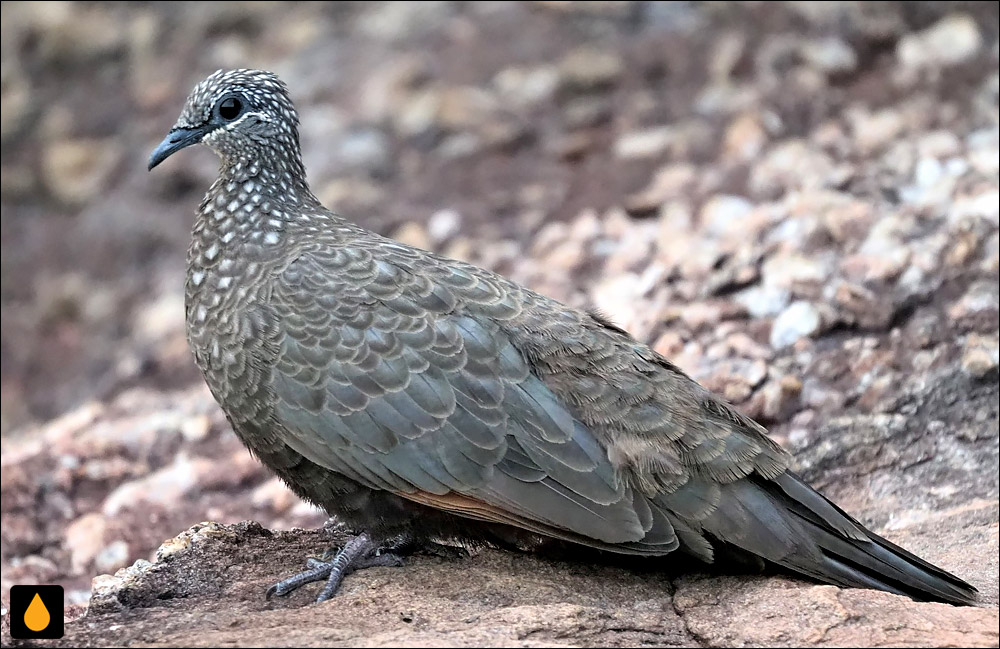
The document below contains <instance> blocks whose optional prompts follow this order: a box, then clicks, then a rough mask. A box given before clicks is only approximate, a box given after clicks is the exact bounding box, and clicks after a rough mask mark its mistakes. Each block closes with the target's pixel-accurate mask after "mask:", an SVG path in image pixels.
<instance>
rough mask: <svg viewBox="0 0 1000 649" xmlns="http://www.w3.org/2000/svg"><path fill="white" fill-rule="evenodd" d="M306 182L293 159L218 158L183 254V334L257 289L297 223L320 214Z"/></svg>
mask: <svg viewBox="0 0 1000 649" xmlns="http://www.w3.org/2000/svg"><path fill="white" fill-rule="evenodd" d="M268 153H270V154H271V155H267V154H268ZM304 178H305V176H304V172H303V170H302V163H301V161H300V160H299V158H298V156H297V155H296V156H288V155H282V154H281V152H277V151H275V152H259V151H258V152H255V155H253V156H252V157H249V156H247V157H243V158H235V159H233V158H229V159H227V158H226V157H224V158H223V165H222V168H221V170H220V175H219V177H218V178H217V179H216V181H215V182H214V183H213V184H212V186H211V188H210V189H209V190H208V193H207V194H206V195H205V199H204V200H203V201H202V203H201V207H200V208H199V211H198V217H197V219H196V220H195V224H194V229H193V232H192V240H191V247H190V248H189V250H188V274H187V282H186V286H185V294H186V302H187V311H188V325H189V328H192V327H193V328H195V329H197V328H199V327H203V326H205V325H206V323H210V322H211V321H212V319H213V315H214V314H216V313H218V312H221V311H224V309H222V307H223V306H225V305H230V304H231V302H232V301H234V300H235V301H242V300H246V299H247V298H248V291H249V290H250V289H248V288H247V287H255V286H261V285H263V284H264V283H265V282H264V281H262V280H263V276H264V275H267V274H268V273H272V272H274V271H275V270H276V268H275V265H276V264H277V263H279V262H280V260H281V259H283V258H285V257H286V250H287V248H288V246H289V245H292V243H293V242H292V241H291V239H292V235H293V233H294V231H295V230H296V227H295V225H296V220H297V219H301V218H302V215H304V214H308V213H310V212H315V211H317V209H321V208H320V207H319V202H318V201H317V199H316V198H315V197H314V196H313V194H312V192H310V191H309V187H308V185H307V184H306V182H305V180H304Z"/></svg>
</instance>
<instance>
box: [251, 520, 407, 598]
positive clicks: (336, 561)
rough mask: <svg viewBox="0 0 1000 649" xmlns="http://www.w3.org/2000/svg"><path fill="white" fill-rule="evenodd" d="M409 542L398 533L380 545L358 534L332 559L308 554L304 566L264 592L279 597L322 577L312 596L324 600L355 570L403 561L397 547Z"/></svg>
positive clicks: (397, 563)
mask: <svg viewBox="0 0 1000 649" xmlns="http://www.w3.org/2000/svg"><path fill="white" fill-rule="evenodd" d="M410 545H411V543H410V542H409V539H406V538H405V537H398V538H396V539H393V540H392V541H391V542H389V543H388V544H386V545H384V546H380V545H379V544H377V543H375V542H374V541H372V540H371V537H369V536H368V535H367V534H365V533H362V534H359V535H357V536H355V537H354V538H352V539H351V540H349V541H348V542H347V543H346V544H344V547H342V548H341V549H340V551H339V552H337V554H336V555H335V556H334V557H333V559H330V560H328V561H326V560H322V559H315V558H312V557H310V558H309V559H307V560H306V565H307V569H306V570H304V571H303V572H300V573H299V574H297V575H294V576H292V577H289V578H288V579H284V580H282V581H279V582H278V583H277V584H275V585H273V586H271V587H270V588H268V589H267V593H266V595H265V596H266V597H267V598H268V599H270V598H271V597H272V596H274V595H277V596H279V597H281V596H284V595H287V594H288V593H290V592H292V591H293V590H295V589H297V588H299V587H300V586H304V585H305V584H309V583H312V582H314V581H319V580H321V579H326V586H324V587H323V590H322V591H321V592H320V594H319V596H318V597H317V598H316V601H317V602H325V601H326V600H328V599H330V598H331V597H333V595H334V593H336V592H337V589H338V588H340V582H342V581H343V580H344V577H346V576H347V575H348V574H350V573H352V572H354V571H355V570H361V569H363V568H374V567H377V566H401V565H403V559H402V557H401V556H400V555H399V554H398V553H397V551H400V550H403V549H405V548H406V547H408V546H410ZM325 558H326V557H324V559H325Z"/></svg>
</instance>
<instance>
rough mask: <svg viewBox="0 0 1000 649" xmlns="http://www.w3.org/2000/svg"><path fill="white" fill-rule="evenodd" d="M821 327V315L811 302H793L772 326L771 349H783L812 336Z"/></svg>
mask: <svg viewBox="0 0 1000 649" xmlns="http://www.w3.org/2000/svg"><path fill="white" fill-rule="evenodd" d="M819 327H820V315H819V311H817V310H816V307H814V306H813V305H812V304H810V303H809V302H805V301H803V300H799V301H798V302H793V303H792V304H791V305H790V306H789V307H788V308H787V309H785V310H784V311H782V312H781V315H779V316H778V317H777V318H775V320H774V324H773V325H771V347H774V348H775V349H781V348H783V347H788V346H789V345H792V344H794V343H795V342H796V341H798V340H799V339H801V338H805V337H806V336H810V335H812V334H814V333H816V332H817V331H819Z"/></svg>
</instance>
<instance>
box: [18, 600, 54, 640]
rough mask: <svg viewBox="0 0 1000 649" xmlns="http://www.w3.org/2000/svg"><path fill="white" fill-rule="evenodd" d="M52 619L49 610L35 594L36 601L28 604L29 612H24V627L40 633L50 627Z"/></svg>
mask: <svg viewBox="0 0 1000 649" xmlns="http://www.w3.org/2000/svg"><path fill="white" fill-rule="evenodd" d="M51 619H52V616H50V615H49V609H47V608H45V604H44V603H43V602H42V598H41V597H39V596H38V593H35V597H34V599H32V600H31V603H30V604H28V610H26V611H25V612H24V626H26V627H28V628H29V629H31V630H32V631H34V632H35V633H38V632H39V631H41V630H42V629H44V628H45V627H47V626H48V625H49V621H50V620H51Z"/></svg>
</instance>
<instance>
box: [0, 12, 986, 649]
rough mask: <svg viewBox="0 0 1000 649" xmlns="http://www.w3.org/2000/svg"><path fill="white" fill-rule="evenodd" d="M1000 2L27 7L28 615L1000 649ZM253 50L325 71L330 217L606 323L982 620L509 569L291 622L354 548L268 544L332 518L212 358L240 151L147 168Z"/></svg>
mask: <svg viewBox="0 0 1000 649" xmlns="http://www.w3.org/2000/svg"><path fill="white" fill-rule="evenodd" d="M997 11H998V10H997V8H996V5H995V4H992V3H982V4H979V3H956V4H916V3H914V4H907V3H903V4H894V3H873V4H860V3H858V4H855V3H842V4H837V3H834V4H819V3H787V4H726V5H718V4H711V3H710V4H706V5H701V4H695V3H673V4H659V3H630V2H626V3H573V2H570V3H561V2H560V3H549V2H525V3H500V4H486V3H468V4H462V3H413V4H389V5H382V4H375V5H356V4H349V3H336V4H332V5H328V6H325V7H321V6H317V5H308V4H304V5H292V6H290V7H288V6H282V7H276V6H272V5H270V4H267V3H265V4H261V5H252V6H239V5H236V6H234V5H232V4H229V3H218V4H214V5H213V4H210V3H196V4H192V5H185V6H184V8H183V9H182V10H175V9H168V8H165V7H162V6H161V5H156V4H151V5H147V4H143V5H128V4H125V5H121V4H119V5H112V4H100V3H94V4H90V3H88V4H60V3H38V4H16V3H4V4H3V6H2V12H3V16H2V21H0V22H2V27H0V30H2V34H0V36H2V39H0V47H2V53H3V61H2V107H3V110H2V120H0V127H2V129H0V139H2V144H3V147H2V153H0V164H2V181H0V189H2V210H3V218H2V219H0V233H2V253H3V254H2V262H0V264H2V281H0V299H2V307H3V309H2V321H3V322H2V328H0V342H2V367H0V370H2V372H0V396H2V401H3V407H2V416H0V427H2V428H0V433H2V437H0V439H2V444H3V449H2V469H3V470H2V473H0V504H2V526H0V532H2V541H3V543H2V549H0V568H2V587H3V598H4V610H5V614H6V597H7V592H8V589H9V586H10V585H11V584H15V583H33V582H41V583H61V584H63V585H65V586H66V587H67V593H68V600H69V602H70V603H73V604H75V605H76V607H75V608H73V609H72V612H73V615H75V616H77V619H76V620H75V621H73V622H71V623H69V624H68V625H67V637H66V639H65V640H64V643H66V644H67V645H69V644H76V643H79V644H81V645H84V646H86V645H102V644H109V643H113V644H134V643H142V644H161V645H163V644H199V645H206V646H207V645H216V644H221V643H229V644H248V643H255V644H256V643H260V642H264V643H266V644H270V645H289V644H303V645H306V646H311V645H321V644H330V643H347V644H369V645H391V644H400V643H404V644H409V645H427V646H439V644H443V645H470V644H507V643H510V644H519V645H524V646H529V645H543V644H546V645H553V644H555V645H588V646H589V645H594V646H597V645H635V644H638V643H643V644H651V645H683V644H700V645H705V646H717V645H788V646H798V645H801V644H816V645H823V644H827V645H842V646H843V645H856V644H857V645H890V644H897V645H899V644H902V645H951V646H970V645H986V646H989V645H993V646H995V645H996V644H997V642H998V632H997V625H998V617H997V581H998V567H997V554H998V548H997V544H998V540H997V539H998V523H997V521H998V492H1000V486H998V483H1000V478H998V405H997V403H998V392H1000V390H998V369H997V368H998V322H1000V315H998V302H1000V297H998V292H1000V288H998V272H1000V271H998V267H1000V260H998V257H1000V252H998V248H1000V243H998V242H1000V239H998V225H1000V116H998V93H1000V72H998V70H1000V65H998V45H997V41H998V37H997V31H998V27H997ZM234 66H254V67H265V68H268V69H272V70H275V71H276V72H278V73H279V74H280V75H281V76H282V77H283V78H284V79H285V80H286V81H287V82H288V83H289V85H290V87H291V88H292V94H293V97H294V98H295V100H296V101H297V104H298V106H299V110H300V114H301V115H302V120H303V124H302V134H303V145H304V153H305V158H306V164H307V168H308V169H309V172H310V177H311V179H312V182H313V186H314V187H315V188H316V191H317V193H318V194H319V196H320V197H321V198H322V199H323V200H324V201H326V203H327V204H328V205H330V206H331V207H335V208H336V209H338V210H339V211H341V212H342V213H344V214H347V215H350V216H352V217H353V218H355V219H356V220H357V221H359V222H361V223H363V224H364V225H367V226H369V227H371V228H373V229H376V230H377V231H379V232H382V233H384V234H390V235H392V236H395V237H397V238H399V239H402V240H404V241H407V242H409V243H412V244H415V245H419V246H422V247H425V248H428V249H433V250H437V251H439V252H444V253H445V254H448V255H451V256H453V257H458V258H462V259H467V260H470V261H473V262H474V263H477V264H480V265H484V266H487V267H490V268H494V269H497V270H499V271H501V272H504V273H505V274H508V275H509V276H511V277H513V278H514V279H516V280H518V281H520V282H522V283H524V284H526V285H529V286H531V287H532V288H535V289H537V290H539V291H541V292H543V293H546V294H548V295H551V296H553V297H556V298H559V299H561V300H564V301H566V302H568V303H571V304H575V305H580V306H596V307H598V308H600V309H601V310H603V311H604V312H605V313H606V314H607V315H608V316H609V317H610V318H611V319H612V320H614V321H615V322H616V323H617V324H619V325H621V326H623V327H625V328H627V329H628V330H629V331H631V332H632V333H633V334H635V335H636V337H637V338H639V339H641V340H645V341H648V342H649V343H650V344H652V345H653V346H654V347H655V348H656V349H657V350H658V351H660V352H662V353H664V354H665V355H667V356H668V357H670V358H671V359H672V360H674V361H675V362H676V363H677V364H678V365H679V366H680V367H681V368H683V369H684V370H685V371H686V372H688V373H689V374H691V375H692V376H693V377H695V378H696V379H698V380H699V381H701V382H702V383H704V384H705V385H707V386H709V387H710V388H712V389H713V390H715V391H717V392H719V393H721V394H723V395H725V396H726V397H727V398H728V399H729V400H730V401H732V402H733V403H735V404H736V405H737V406H738V407H739V408H740V409H741V410H742V411H744V412H745V413H747V414H749V415H751V416H753V417H755V418H756V419H758V420H759V421H761V422H762V423H764V424H766V425H767V426H768V427H769V428H770V429H771V430H772V433H773V434H774V436H775V437H776V438H777V439H779V440H780V441H781V442H782V443H783V444H784V445H785V446H786V448H788V449H789V450H791V451H792V452H793V453H794V454H795V457H796V462H797V465H798V469H799V470H800V471H801V472H802V473H803V474H804V475H805V477H806V478H807V479H808V480H810V481H811V482H812V483H813V484H814V485H816V486H818V487H820V488H821V489H822V490H823V491H824V493H826V494H827V495H829V496H830V497H832V498H833V499H834V500H836V501H837V502H839V503H840V504H841V505H842V506H843V507H844V508H845V509H847V510H848V511H850V512H851V513H853V514H854V515H856V516H858V517H859V518H860V519H861V520H862V521H863V522H865V523H866V524H868V525H871V526H872V527H873V529H876V530H880V531H881V532H882V533H883V534H885V535H886V536H887V537H889V538H890V539H892V540H894V541H896V542H899V543H902V544H903V545H905V546H906V547H908V548H910V549H912V550H914V551H916V552H917V553H918V554H920V555H921V556H924V557H926V558H928V559H930V560H932V561H934V562H935V563H938V564H939V565H942V566H944V567H946V568H948V569H949V570H952V571H954V572H956V573H957V574H959V575H961V576H962V577H964V578H966V579H968V580H969V581H970V582H972V583H973V584H975V585H976V586H977V587H978V588H979V589H980V591H981V595H982V597H981V600H982V607H981V608H977V609H955V608H952V607H947V606H943V605H937V604H917V603H913V602H910V601H909V600H906V599H903V598H898V597H895V596H891V595H884V594H879V593H871V592H863V591H839V590H837V589H834V588H831V587H826V586H813V585H810V584H807V583H804V582H801V581H796V580H790V579H787V578H784V577H781V576H768V577H759V576H747V575H743V576H738V577H733V576H724V575H721V574H714V575H708V576H706V575H702V574H699V573H700V572H701V571H702V570H703V569H702V568H699V567H677V566H672V567H668V568H665V567H662V566H655V567H654V566H635V565H617V564H609V563H607V562H606V561H596V562H595V561H594V560H592V558H580V557H575V558H574V557H557V558H552V557H542V558H532V557H522V556H514V555H511V554H509V553H504V552H498V551H492V550H484V551H481V552H479V553H477V554H476V555H475V556H473V557H470V558H462V559H455V558H451V559H443V558H440V557H427V556H420V557H416V558H415V559H414V560H412V561H411V562H410V563H409V564H408V565H407V566H406V567H405V568H402V569H398V568H397V569H376V570H372V571H367V572H364V573H360V574H358V575H355V576H353V577H350V578H349V579H348V581H347V582H346V584H345V589H344V592H343V593H342V594H341V595H340V596H338V599H337V604H336V605H335V606H331V605H321V606H307V604H308V602H309V601H310V594H311V593H309V592H302V593H297V594H295V595H293V596H291V597H290V598H289V599H288V600H281V601H273V602H266V601H264V600H263V597H262V592H263V589H264V588H265V587H266V585H267V584H268V583H269V582H272V581H274V580H275V579H277V578H279V577H280V576H282V575H284V574H287V573H289V572H292V571H294V570H296V569H297V568H298V567H299V566H300V565H301V561H302V557H303V555H304V554H305V553H317V552H320V551H321V550H322V549H323V546H324V545H325V544H326V543H328V542H329V541H330V540H331V539H335V538H336V537H337V534H339V532H338V531H336V530H331V531H328V532H326V533H319V532H303V531H282V532H273V533H272V532H267V531H266V530H265V528H267V529H272V530H289V529H291V528H294V527H303V528H314V527H316V526H319V525H321V524H322V522H323V520H324V516H322V514H321V513H320V512H317V511H316V510H314V509H313V508H311V507H309V506H307V505H305V504H304V503H301V502H299V501H298V500H297V499H296V498H295V497H294V496H292V495H291V493H290V492H288V491H287V490H285V488H284V487H283V486H282V485H281V484H279V483H277V482H276V481H275V480H273V479H270V478H269V477H268V476H267V474H266V472H265V471H264V470H263V469H262V468H261V467H260V466H259V465H258V464H257V463H256V461H255V460H253V459H252V458H251V457H250V456H249V455H248V454H247V453H246V452H245V451H244V450H243V449H242V448H241V447H240V445H239V443H238V442H237V441H236V439H235V438H234V436H233V435H232V434H231V433H230V432H229V431H228V428H227V426H226V424H225V421H224V419H223V418H222V416H221V414H220V413H219V411H218V410H217V408H216V406H215V405H214V403H213V401H212V399H211V396H210V395H209V394H208V392H207V390H206V389H205V388H204V387H202V385H201V384H200V382H199V380H198V377H197V374H196V370H194V368H193V364H192V363H191V359H190V357H189V355H188V353H187V350H186V345H185V342H184V337H183V305H182V293H181V290H182V285H181V283H182V277H183V272H184V270H183V263H184V248H185V247H186V243H187V237H188V231H189V228H190V224H191V219H192V213H193V210H194V207H195V206H196V205H197V202H198V200H199V199H200V196H201V195H202V193H203V192H204V190H205V188H207V186H208V184H209V183H210V182H211V180H212V179H213V178H214V174H215V168H216V162H215V160H214V158H213V157H212V156H211V155H210V154H209V153H208V152H205V151H201V152H192V153H189V154H187V155H184V156H176V157H175V158H172V159H171V160H170V161H168V162H167V163H165V164H164V165H163V168H162V170H158V173H157V174H154V175H151V176H149V175H147V174H146V173H145V164H144V162H145V158H146V156H147V155H148V152H149V151H150V150H151V149H152V147H153V146H154V145H155V144H156V143H157V142H158V141H159V140H160V138H161V137H162V135H163V133H164V132H165V131H166V130H167V129H168V128H169V126H170V125H171V124H172V123H173V120H174V119H175V117H176V114H177V113H178V112H179V109H180V106H181V104H182V102H183V98H184V95H185V94H186V93H187V91H188V90H189V88H190V86H191V85H192V84H193V83H195V82H196V81H198V80H199V79H201V78H202V77H203V76H204V75H205V74H207V73H208V72H211V71H212V70H214V69H216V68H217V67H234ZM247 519H249V520H255V521H259V522H260V523H261V524H262V525H263V526H264V528H261V527H258V526H255V525H249V526H248V525H236V526H229V524H234V523H237V522H239V521H242V520H247ZM201 520H211V521H218V523H213V524H210V525H208V526H204V527H202V528H201V529H200V530H198V531H192V530H189V532H187V533H185V535H182V536H181V537H178V538H177V539H174V540H173V541H171V542H169V543H168V544H167V545H165V546H163V547H161V548H160V550H159V551H157V550H156V548H157V547H158V546H160V544H161V542H162V541H163V539H165V538H170V537H174V536H175V535H176V534H177V533H178V531H179V530H184V529H186V528H188V527H190V526H191V525H192V524H194V523H195V522H197V521H201ZM153 558H157V560H156V562H155V563H152V564H149V563H145V560H147V559H153ZM137 559H138V560H142V561H141V562H140V563H135V564H134V565H133V563H134V562H135V561H136V560H137ZM128 566H131V567H128ZM123 568H124V570H123V571H119V569H123ZM116 571H119V572H118V573H117V574H116V576H114V577H110V576H108V575H110V574H113V573H116ZM100 574H103V575H105V576H103V577H98V578H97V579H96V580H95V581H94V582H93V591H92V590H91V588H92V582H91V580H92V578H93V577H94V576H95V575H100ZM92 593H93V599H92V600H91V594H92ZM88 601H90V602H91V610H90V612H89V613H88V614H87V615H86V616H84V617H80V615H81V614H82V611H83V610H84V606H85V605H86V604H87V603H88ZM3 634H4V637H3V640H4V644H7V643H8V641H9V637H8V636H7V622H6V619H5V620H4V626H3Z"/></svg>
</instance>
